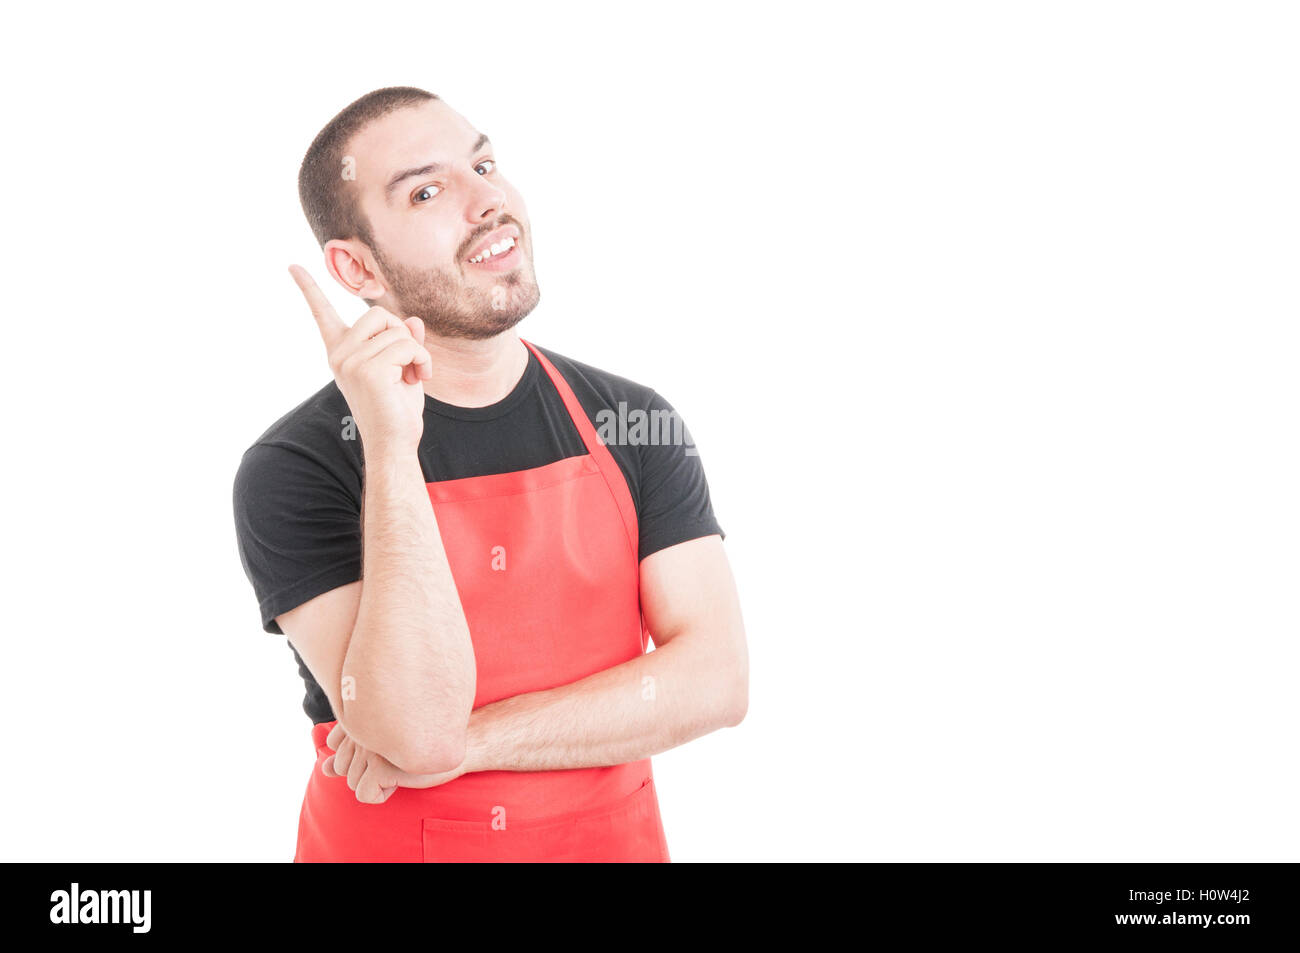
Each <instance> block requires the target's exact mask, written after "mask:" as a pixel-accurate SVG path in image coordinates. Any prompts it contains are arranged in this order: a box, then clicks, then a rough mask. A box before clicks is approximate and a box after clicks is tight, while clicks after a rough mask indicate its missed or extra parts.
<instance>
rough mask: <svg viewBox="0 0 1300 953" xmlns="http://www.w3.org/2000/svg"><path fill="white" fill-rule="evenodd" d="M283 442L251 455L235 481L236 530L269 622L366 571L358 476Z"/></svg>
mask: <svg viewBox="0 0 1300 953" xmlns="http://www.w3.org/2000/svg"><path fill="white" fill-rule="evenodd" d="M327 461H333V458H332V457H327V456H324V455H323V454H320V453H313V452H310V451H308V452H304V451H300V450H295V449H292V448H290V447H287V446H280V445H278V444H258V445H255V446H253V447H251V448H249V450H248V451H247V452H246V453H245V454H244V456H243V459H242V460H241V461H240V464H239V471H238V473H237V474H236V475H235V481H234V494H233V497H234V499H233V502H234V518H235V536H236V542H237V543H238V546H239V557H240V560H241V562H242V563H243V567H244V573H245V574H246V575H247V576H248V580H249V582H250V583H252V586H253V592H254V595H255V596H256V597H257V601H258V605H259V608H260V610H261V619H262V628H263V629H265V630H266V631H267V632H272V633H277V634H278V633H281V632H282V631H283V630H282V628H281V627H280V625H279V623H278V621H277V620H278V617H279V616H281V615H284V614H287V613H288V612H289V610H291V609H294V608H297V607H298V606H301V605H303V604H304V603H306V602H307V601H308V600H310V599H313V598H315V597H317V596H319V595H321V594H322V593H326V592H329V591H330V590H333V589H337V588H339V587H341V586H344V585H347V584H348V583H352V582H356V581H357V580H359V579H360V578H361V501H360V486H359V477H357V476H356V474H354V473H352V472H350V471H349V470H348V469H347V467H346V466H345V465H344V463H343V462H342V461H341V460H340V461H337V462H327Z"/></svg>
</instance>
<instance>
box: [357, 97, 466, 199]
mask: <svg viewBox="0 0 1300 953" xmlns="http://www.w3.org/2000/svg"><path fill="white" fill-rule="evenodd" d="M478 136H479V133H478V130H477V129H475V128H474V127H473V126H472V125H470V124H469V122H468V121H467V120H466V119H465V117H463V116H461V115H460V113H458V112H456V111H455V110H454V109H452V108H451V107H450V106H448V105H447V104H446V103H444V102H443V101H442V100H440V99H435V100H430V101H429V102H425V103H421V104H420V105H418V106H407V107H405V108H402V109H398V110H395V111H394V112H391V113H389V114H388V115H386V116H383V117H381V118H380V119H376V120H375V121H373V122H371V123H369V124H367V125H366V127H365V128H364V129H362V130H361V131H360V132H358V133H357V134H356V135H355V136H353V138H352V141H351V142H350V143H348V148H347V154H348V155H351V156H352V157H353V159H354V160H355V170H356V182H357V185H358V186H359V187H360V189H361V193H362V196H363V198H364V199H365V200H369V201H376V202H382V201H383V200H384V190H385V188H386V187H387V185H388V181H389V180H390V179H391V178H392V176H393V175H394V174H395V173H397V172H399V171H401V170H403V169H412V168H418V167H421V166H425V165H429V164H431V163H435V162H442V163H452V162H456V161H463V160H464V159H465V157H466V156H465V154H466V153H467V152H468V150H469V149H470V147H471V146H473V144H474V142H475V140H476V139H478Z"/></svg>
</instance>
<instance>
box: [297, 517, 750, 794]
mask: <svg viewBox="0 0 1300 953" xmlns="http://www.w3.org/2000/svg"><path fill="white" fill-rule="evenodd" d="M363 585H364V583H363V582H356V583H352V584H351V585H348V586H343V587H341V588H340V589H336V590H333V591H331V592H329V593H325V594H324V595H322V596H318V597H317V598H316V599H314V600H311V601H310V602H307V603H305V604H304V605H302V606H299V607H298V608H297V609H294V610H292V611H291V612H288V613H285V614H284V615H283V616H281V617H279V619H280V624H281V627H282V629H283V630H284V632H285V633H286V634H288V636H289V638H290V641H292V642H293V643H294V647H295V648H296V649H297V650H298V652H299V654H300V655H301V656H302V657H303V660H304V661H305V662H306V663H307V666H308V668H309V669H311V671H312V674H313V675H314V676H319V675H322V674H326V673H331V672H332V673H335V675H336V676H337V674H338V673H341V671H342V668H343V660H342V655H340V653H339V651H338V649H337V648H335V649H333V650H331V649H330V648H329V647H328V641H329V640H328V639H322V638H320V637H319V633H321V632H322V631H328V630H329V623H328V622H327V619H329V618H333V619H335V620H337V619H340V618H354V617H355V616H356V611H355V607H356V605H358V604H359V602H360V600H361V597H362V591H361V587H362V586H363ZM640 591H641V608H642V613H643V614H644V617H645V620H646V625H647V628H648V629H649V630H650V633H651V637H652V638H653V640H654V644H655V650H654V651H653V652H650V653H648V654H646V655H642V656H639V657H638V658H635V659H632V660H630V661H627V662H624V663H622V664H621V665H616V666H614V667H613V668H610V669H607V670H605V671H602V672H597V673H595V674H593V675H590V676H588V677H586V678H583V679H580V680H579V681H576V682H573V683H571V684H568V685H562V686H559V687H557V688H553V689H548V690H546V691H540V692H529V693H526V694H522V695H516V696H514V697H512V698H506V699H502V700H500V701H497V702H493V703H492V704H489V705H484V706H482V707H481V708H478V709H475V710H473V711H472V712H470V713H469V716H468V720H467V722H466V723H465V724H464V725H463V726H460V725H444V726H438V725H430V724H410V723H409V720H410V719H409V718H408V719H407V722H408V723H407V724H405V725H403V726H397V727H400V729H401V731H406V732H409V734H410V736H412V737H415V738H423V739H428V738H430V737H432V733H434V732H436V731H438V730H444V731H446V730H447V729H451V730H450V731H447V733H448V734H452V735H454V734H455V729H456V728H457V727H463V731H464V735H463V738H464V745H463V752H464V754H463V757H462V758H461V759H460V760H459V762H458V763H455V764H445V765H438V766H437V767H438V768H440V770H432V771H421V770H420V768H419V762H418V760H417V762H416V767H415V769H414V770H403V768H402V767H399V766H398V765H397V764H395V763H393V761H392V759H391V758H389V757H388V756H387V755H388V752H385V751H383V750H382V749H379V750H375V749H371V748H367V747H365V746H364V744H363V743H361V742H360V741H359V740H358V739H357V738H356V737H354V736H353V735H352V733H351V732H350V731H349V726H348V724H347V723H346V721H345V720H344V719H343V718H340V719H339V725H338V726H336V727H335V729H334V731H333V732H331V734H330V736H329V739H328V740H327V744H328V746H329V747H330V748H331V749H333V750H334V751H335V752H336V754H335V756H334V758H333V759H332V762H333V763H331V761H330V760H327V761H326V763H325V765H324V769H325V772H326V773H327V774H331V775H334V776H338V777H344V776H346V778H347V783H348V784H349V786H350V787H351V788H352V789H353V790H354V791H355V792H356V794H357V798H358V800H362V801H367V802H371V803H378V802H381V801H383V800H386V799H387V797H388V796H389V795H391V793H392V792H393V791H394V790H396V788H397V787H399V786H400V787H432V786H434V785H437V784H444V783H446V782H447V781H450V780H452V779H454V778H456V777H459V776H460V775H461V774H465V773H468V772H471V771H552V770H564V769H568V768H584V767H596V766H601V765H611V764H622V763H624V762H627V761H635V760H638V759H640V758H644V757H649V756H650V755H653V754H657V753H659V752H661V751H666V750H667V749H669V748H673V747H676V746H677V745H680V744H684V743H685V742H687V741H690V740H692V739H694V738H698V737H700V736H701V735H704V734H708V733H709V732H711V731H715V730H717V729H718V728H722V727H725V726H732V725H736V724H739V723H740V721H741V720H742V719H743V718H744V716H745V711H746V708H747V706H748V683H749V661H748V652H747V648H746V644H745V632H744V625H743V622H742V619H741V613H740V602H739V598H738V596H737V593H736V586H735V581H734V579H733V577H732V573H731V568H730V565H729V563H728V561H727V557H726V552H725V551H724V549H723V547H722V540H721V539H720V538H719V537H718V536H716V535H714V536H705V537H702V538H699V539H694V540H689V541H687V542H684V543H679V544H678V545H676V546H670V547H668V548H667V549H664V550H660V551H659V552H656V553H653V554H651V555H650V556H648V557H646V558H645V559H644V560H642V561H641V566H640ZM349 606H351V607H352V609H351V615H349V614H348V613H349ZM304 610H305V611H304ZM336 627H337V624H336ZM342 652H343V654H346V646H343V647H342ZM335 659H337V666H336V665H335V664H334V660H335ZM317 665H319V666H320V670H319V671H318V669H317V668H316V666H317ZM328 677H329V675H326V678H328ZM317 681H319V682H320V683H321V685H322V687H323V688H325V690H326V693H327V695H329V697H330V702H331V704H332V705H334V706H335V707H334V711H335V713H336V714H338V713H339V712H340V711H346V708H344V707H343V705H345V704H346V702H343V703H342V704H337V705H336V704H335V694H336V693H337V688H335V689H334V690H331V687H330V686H328V685H327V681H326V679H322V678H320V677H318V678H317ZM333 685H334V686H337V685H338V679H337V677H336V678H335V680H334V682H333ZM408 711H409V709H408ZM426 720H427V716H426ZM376 736H379V737H394V736H400V732H398V735H395V734H394V732H393V731H388V732H379V733H376ZM402 750H409V748H408V747H407V746H406V745H404V744H400V743H399V744H398V745H397V746H396V747H395V748H394V751H402ZM426 763H427V762H426Z"/></svg>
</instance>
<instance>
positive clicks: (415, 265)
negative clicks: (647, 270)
mask: <svg viewBox="0 0 1300 953" xmlns="http://www.w3.org/2000/svg"><path fill="white" fill-rule="evenodd" d="M347 154H348V155H349V156H350V157H351V158H352V160H353V162H352V164H351V168H350V172H351V174H354V175H355V176H356V178H355V180H354V181H352V182H349V183H348V185H349V186H350V187H352V188H355V189H356V190H357V200H358V205H359V208H360V210H361V212H362V214H363V215H364V216H365V217H366V220H367V221H368V222H369V223H370V231H371V235H372V238H373V244H372V245H371V246H367V245H366V244H365V243H363V242H361V241H359V240H357V239H350V240H347V241H339V240H334V241H330V242H328V243H327V244H326V246H325V255H326V260H327V261H328V262H329V264H330V267H331V270H332V271H336V272H337V274H336V277H338V278H339V280H340V281H342V282H343V283H344V284H345V285H346V286H348V287H349V288H351V289H352V290H354V291H355V292H356V293H357V294H359V295H360V296H361V297H363V298H365V299H367V300H373V301H374V302H375V303H376V304H379V305H382V306H384V307H386V308H388V309H389V310H390V311H393V312H394V313H395V314H397V315H398V316H399V317H406V316H408V315H416V316H418V317H420V318H421V319H423V320H424V323H425V325H426V327H427V328H428V329H429V331H430V332H432V333H433V334H436V335H441V336H443V337H453V338H469V339H483V338H490V337H494V336H496V335H498V334H500V333H501V332H503V331H506V330H508V329H509V328H511V327H514V325H516V324H518V323H519V322H520V321H521V320H523V318H524V317H525V316H526V315H527V314H528V313H529V312H530V311H532V310H533V308H534V307H535V306H536V305H537V301H538V298H539V297H540V292H539V291H538V288H537V279H536V276H535V275H534V274H533V256H532V234H531V231H530V229H529V227H528V212H527V209H526V208H525V207H524V201H523V198H522V196H520V194H519V192H518V191H517V190H516V189H515V187H514V186H513V185H511V184H510V183H509V182H508V181H507V180H506V178H505V176H503V175H502V174H501V172H500V171H499V170H498V169H497V166H496V159H495V156H494V154H493V151H492V144H491V143H490V142H489V141H488V139H487V136H485V135H482V134H481V133H479V132H478V131H477V130H476V129H474V127H473V126H471V125H470V124H469V123H468V122H467V121H466V120H465V119H464V117H462V116H461V115H460V114H459V113H457V112H456V111H455V110H453V109H452V108H451V107H449V106H448V105H447V104H446V103H444V102H443V101H442V100H430V101H428V102H425V103H422V104H420V105H418V106H409V107H405V108H402V109H398V110H396V111H394V112H391V113H389V114H388V115H386V116H384V117H382V118H380V119H377V120H375V121H373V122H371V123H369V124H368V125H367V126H365V127H364V128H363V129H361V130H360V131H359V132H358V133H357V134H356V135H355V136H354V137H353V138H352V140H351V142H349V143H348V147H347ZM345 167H346V162H345ZM372 256H373V257H372Z"/></svg>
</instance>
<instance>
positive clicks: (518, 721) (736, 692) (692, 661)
mask: <svg viewBox="0 0 1300 953" xmlns="http://www.w3.org/2000/svg"><path fill="white" fill-rule="evenodd" d="M745 667H746V665H745V663H743V662H736V661H734V660H730V659H722V658H718V657H712V658H711V657H706V656H704V655H703V654H701V653H700V652H698V651H696V649H695V646H693V645H692V644H691V642H690V640H689V639H683V638H678V639H675V640H674V641H672V642H669V643H668V644H666V645H664V646H663V647H661V648H659V649H656V650H655V651H654V652H651V653H649V654H647V655H642V656H640V657H638V658H635V659H632V660H631V661H628V662H624V663H623V664H621V665H616V666H614V667H613V668H610V669H606V670H605V671H603V672H597V673H596V674H594V675H590V676H588V677H587V678H584V679H581V680H580V681H577V682H573V683H572V684H569V685H563V686H560V687H558V688H553V689H549V690H547V691H541V692H529V693H527V694H524V695H516V696H514V697H513V698H506V699H502V700H501V701H498V702H494V703H492V704H490V705H484V706H483V707H482V708H478V709H476V710H475V711H474V712H473V713H472V714H471V716H470V720H469V734H468V738H467V749H466V756H465V757H466V761H465V767H466V770H467V771H553V770H564V769H568V768H587V767H599V766H603V765H613V764H623V763H625V762H628V761H636V760H639V759H641V758H646V757H649V756H651V755H654V754H658V753H659V752H661V751H666V750H668V749H669V748H674V747H676V746H677V745H680V744H684V743H686V742H687V741H690V740H692V739H694V738H698V737H700V736H701V735H705V734H708V733H709V732H711V731H715V730H717V729H718V728H722V727H725V726H728V725H734V724H737V723H738V722H739V721H740V719H741V718H743V716H744V707H745V701H744V696H745V694H746V689H745V687H744V686H745V685H746V684H747V680H748V673H747V671H741V670H740V669H743V668H745Z"/></svg>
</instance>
